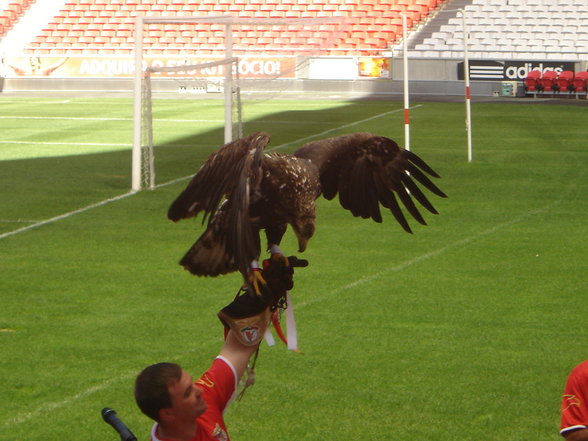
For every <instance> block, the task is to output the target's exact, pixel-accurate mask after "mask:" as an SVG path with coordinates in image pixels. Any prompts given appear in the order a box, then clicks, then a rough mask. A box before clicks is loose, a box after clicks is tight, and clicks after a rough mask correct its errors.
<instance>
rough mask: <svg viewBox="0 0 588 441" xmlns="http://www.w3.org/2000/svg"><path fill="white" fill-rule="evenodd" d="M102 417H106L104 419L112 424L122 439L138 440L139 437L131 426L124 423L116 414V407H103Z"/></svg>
mask: <svg viewBox="0 0 588 441" xmlns="http://www.w3.org/2000/svg"><path fill="white" fill-rule="evenodd" d="M102 418H104V421H106V422H107V423H108V424H110V425H111V426H112V427H113V428H114V430H116V431H117V432H118V434H119V435H120V439H121V441H137V438H136V437H135V435H133V432H131V431H130V430H129V428H128V427H127V426H125V425H124V423H123V422H122V421H121V420H120V418H119V417H117V416H116V412H115V411H114V409H110V408H108V407H105V408H104V409H102Z"/></svg>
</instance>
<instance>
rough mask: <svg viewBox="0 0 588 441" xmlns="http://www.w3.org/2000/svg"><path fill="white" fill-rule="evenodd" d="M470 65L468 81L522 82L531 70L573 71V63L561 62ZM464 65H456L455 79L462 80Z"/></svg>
mask: <svg viewBox="0 0 588 441" xmlns="http://www.w3.org/2000/svg"><path fill="white" fill-rule="evenodd" d="M469 65H470V80H484V81H519V80H520V81H522V80H524V79H525V77H526V76H527V75H528V73H529V72H531V71H532V70H540V71H541V73H543V72H545V71H548V70H554V71H556V72H558V73H559V72H563V71H564V70H571V71H573V70H574V69H575V63H574V62H561V61H490V60H472V61H470V62H469ZM463 66H464V63H463V62H461V63H459V64H458V65H457V78H458V79H459V80H463V79H464V76H463V70H464V67H463Z"/></svg>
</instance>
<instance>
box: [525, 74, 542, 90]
mask: <svg viewBox="0 0 588 441" xmlns="http://www.w3.org/2000/svg"><path fill="white" fill-rule="evenodd" d="M540 80H541V71H539V70H532V71H531V72H529V73H528V74H527V77H526V78H525V90H526V91H527V92H530V93H536V92H539V91H540V90H541V83H540Z"/></svg>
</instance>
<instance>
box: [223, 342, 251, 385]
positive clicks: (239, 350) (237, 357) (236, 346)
mask: <svg viewBox="0 0 588 441" xmlns="http://www.w3.org/2000/svg"><path fill="white" fill-rule="evenodd" d="M258 346H259V345H255V346H245V345H244V344H242V343H241V342H240V341H239V340H238V339H237V337H236V336H235V334H234V333H233V331H230V332H229V333H228V335H227V339H226V340H225V344H224V345H223V347H222V349H221V351H220V354H219V355H220V356H221V357H224V358H226V359H227V360H228V361H229V362H230V363H231V364H232V365H233V367H234V368H235V370H236V371H237V382H238V381H239V380H240V379H241V377H242V376H243V373H244V372H245V369H247V364H248V363H249V359H250V358H251V356H252V355H253V354H254V353H255V351H256V350H257V348H258Z"/></svg>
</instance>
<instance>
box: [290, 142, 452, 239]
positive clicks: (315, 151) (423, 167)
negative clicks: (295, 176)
mask: <svg viewBox="0 0 588 441" xmlns="http://www.w3.org/2000/svg"><path fill="white" fill-rule="evenodd" d="M294 155H295V156H297V157H299V158H305V159H308V160H309V161H311V162H312V163H314V164H315V165H316V166H317V167H318V169H319V173H320V181H321V187H322V192H323V196H324V197H325V198H327V199H333V198H334V197H335V195H337V194H339V202H340V203H341V205H342V206H343V208H345V209H347V210H349V211H351V213H352V214H353V215H354V216H360V217H362V218H365V219H367V218H372V219H373V220H374V221H376V222H382V215H381V213H380V204H381V205H382V206H383V207H385V208H388V209H390V211H391V212H392V214H393V215H394V217H395V218H396V220H397V221H398V223H400V225H402V227H403V228H404V229H405V230H406V231H407V232H412V231H411V229H410V226H409V224H408V221H407V220H406V217H405V216H404V214H403V212H402V209H401V208H400V205H399V203H398V200H397V199H396V196H395V195H397V196H398V198H399V199H400V201H401V202H402V204H403V205H404V206H405V207H406V209H407V210H408V212H409V213H410V214H411V215H412V216H413V217H414V218H415V219H416V220H417V221H418V222H419V223H421V224H423V225H425V224H426V222H425V220H424V218H423V217H422V215H421V214H420V212H419V210H418V209H417V206H416V205H415V203H414V200H416V201H418V202H419V203H420V204H421V205H422V206H423V207H425V208H426V209H427V210H428V211H430V212H431V213H435V214H437V211H436V210H435V208H434V207H433V205H432V204H431V203H430V202H429V200H428V199H427V197H426V196H425V195H424V193H423V192H422V191H421V190H420V189H419V187H418V186H417V184H416V182H418V183H420V184H421V185H423V186H424V187H425V188H427V189H428V190H430V191H431V192H433V193H434V194H436V195H437V196H440V197H446V195H445V193H443V192H442V191H441V190H440V189H439V188H438V187H437V186H436V185H435V184H434V183H433V182H432V181H431V180H430V179H429V178H428V177H427V176H426V174H428V175H430V176H433V177H439V175H438V174H437V173H435V171H433V169H431V167H429V166H428V165H427V164H426V163H425V161H423V160H422V159H421V158H419V157H418V156H417V155H416V154H414V153H412V152H410V151H408V150H405V149H402V148H400V147H399V146H398V144H396V142H394V141H393V140H391V139H389V138H386V137H383V136H376V135H373V134H370V133H353V134H350V135H343V136H339V137H335V138H328V139H324V140H320V141H313V142H309V143H307V144H305V145H304V146H302V147H301V148H300V149H298V150H297V151H296V152H295V153H294ZM423 172H425V173H426V174H425V173H423ZM415 181H416V182H415ZM413 198H414V200H413Z"/></svg>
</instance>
